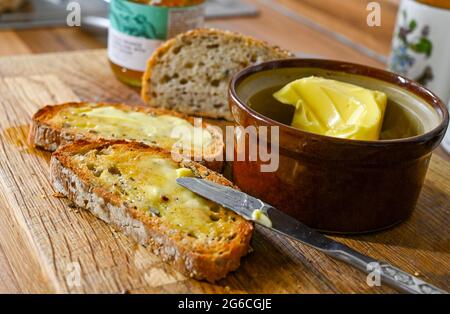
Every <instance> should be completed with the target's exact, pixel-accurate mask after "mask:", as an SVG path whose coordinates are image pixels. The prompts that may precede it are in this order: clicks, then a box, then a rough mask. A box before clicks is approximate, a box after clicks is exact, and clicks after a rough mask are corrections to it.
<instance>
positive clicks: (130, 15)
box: [108, 0, 203, 71]
mask: <svg viewBox="0 0 450 314" xmlns="http://www.w3.org/2000/svg"><path fill="white" fill-rule="evenodd" d="M109 17H110V28H109V34H108V56H109V58H110V60H111V61H112V62H114V63H115V64H118V65H120V66H123V67H125V68H128V69H131V70H135V71H144V70H145V66H146V63H147V59H148V58H149V57H150V55H151V54H152V53H153V51H154V50H155V49H156V48H157V47H158V46H159V45H161V43H162V42H163V41H164V40H166V39H167V38H170V37H173V36H175V35H177V34H179V33H182V32H185V31H188V30H190V29H193V28H198V27H201V26H202V24H203V6H202V5H195V6H188V7H164V6H152V5H146V4H139V3H133V2H131V1H126V0H111V5H110V11H109Z"/></svg>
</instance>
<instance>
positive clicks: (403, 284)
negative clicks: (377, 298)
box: [325, 243, 448, 294]
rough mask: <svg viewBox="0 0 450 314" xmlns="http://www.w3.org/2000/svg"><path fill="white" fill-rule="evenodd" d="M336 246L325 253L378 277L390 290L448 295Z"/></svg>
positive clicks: (390, 267) (420, 281)
mask: <svg viewBox="0 0 450 314" xmlns="http://www.w3.org/2000/svg"><path fill="white" fill-rule="evenodd" d="M337 244H338V245H337V246H336V248H335V249H334V250H332V251H328V252H325V253H326V254H329V255H331V256H332V257H334V258H336V259H338V260H341V261H343V262H346V263H348V264H350V265H352V266H355V267H356V268H358V269H360V270H361V271H363V272H365V273H366V274H373V275H374V276H377V275H379V276H380V284H382V283H383V282H385V283H387V284H388V285H389V286H391V287H392V288H394V289H396V290H399V291H400V292H406V293H414V294H448V292H446V291H444V290H441V289H439V288H437V287H435V286H433V285H431V284H429V283H427V282H425V281H423V280H421V279H419V278H417V277H416V276H413V275H411V274H408V273H407V272H404V271H403V270H401V269H399V268H397V267H395V266H393V265H391V264H389V263H386V262H383V261H378V260H375V259H373V258H371V257H369V256H366V255H363V254H361V253H359V252H357V251H355V250H353V249H351V248H350V247H348V246H346V245H344V244H342V243H337Z"/></svg>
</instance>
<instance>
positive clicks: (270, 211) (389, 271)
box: [177, 177, 447, 294]
mask: <svg viewBox="0 0 450 314" xmlns="http://www.w3.org/2000/svg"><path fill="white" fill-rule="evenodd" d="M177 183H178V184H180V185H181V186H183V187H185V188H187V189H189V190H191V191H192V192H194V193H196V194H198V195H200V196H202V197H204V198H206V199H209V200H211V201H213V202H215V203H217V204H219V205H221V206H223V207H225V208H228V209H230V210H232V211H234V212H236V213H237V214H239V215H241V216H242V217H244V218H245V219H247V220H253V221H255V223H257V224H259V225H261V226H263V227H264V228H268V229H271V230H273V231H274V232H277V233H279V234H282V235H285V236H287V237H289V238H291V239H294V240H296V241H300V242H301V243H303V244H305V245H308V246H310V247H312V248H314V249H317V250H319V251H321V252H323V253H325V254H327V255H328V256H330V257H332V258H334V259H337V260H340V261H343V262H345V263H347V264H350V265H352V266H354V267H356V268H358V269H359V270H361V271H363V272H365V273H367V274H369V275H371V276H377V275H378V276H379V277H380V280H381V281H383V282H386V283H387V284H388V285H390V286H391V287H393V288H395V289H397V290H399V291H401V292H406V293H433V294H447V292H446V291H444V290H441V289H439V288H437V287H435V286H433V285H431V284H429V283H427V282H425V281H423V280H421V279H419V278H417V277H415V276H413V275H411V274H408V273H406V272H404V271H402V270H401V269H399V268H397V267H395V266H392V265H391V264H389V263H387V262H383V261H378V260H376V259H373V258H371V257H369V256H366V255H364V254H361V253H359V252H357V251H355V250H353V249H352V248H350V247H348V246H346V245H344V244H342V243H340V242H337V241H334V240H333V239H331V238H328V237H326V236H324V235H323V234H321V233H319V232H317V231H316V230H314V229H312V228H310V227H308V226H306V225H304V224H302V223H301V222H299V221H298V220H296V219H295V218H293V217H291V216H289V215H287V214H285V213H283V212H282V211H280V210H278V209H276V208H275V207H273V206H271V205H269V204H267V203H265V202H264V201H262V200H260V199H258V198H255V197H253V196H251V195H248V194H246V193H244V192H241V191H238V190H236V189H233V188H230V187H226V186H223V185H220V184H216V183H214V182H211V181H209V180H204V179H201V178H194V177H181V178H178V179H177ZM255 211H259V212H260V213H262V214H264V215H265V216H267V218H268V219H269V220H270V222H271V224H267V223H264V221H262V220H258V219H256V220H255V219H254V218H255V215H254V213H255ZM375 278H376V277H375Z"/></svg>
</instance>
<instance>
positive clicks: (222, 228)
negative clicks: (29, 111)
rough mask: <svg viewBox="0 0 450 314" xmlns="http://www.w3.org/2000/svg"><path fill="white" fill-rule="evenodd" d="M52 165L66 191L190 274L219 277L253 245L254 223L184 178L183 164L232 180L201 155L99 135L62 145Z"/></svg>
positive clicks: (53, 174) (221, 180)
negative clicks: (176, 155)
mask: <svg viewBox="0 0 450 314" xmlns="http://www.w3.org/2000/svg"><path fill="white" fill-rule="evenodd" d="M50 168H51V180H52V182H53V185H54V187H55V189H56V191H57V192H58V193H61V194H63V195H64V196H66V197H67V198H69V199H70V200H72V201H73V202H74V203H75V204H76V205H77V206H79V207H81V208H85V209H87V210H89V211H90V212H91V213H93V214H94V215H95V216H97V217H98V218H100V219H102V220H104V221H105V222H107V223H109V224H111V225H112V226H114V227H115V228H117V229H119V230H121V231H123V232H124V233H125V234H127V235H129V236H131V237H132V238H133V239H134V240H136V241H137V242H138V243H140V244H142V245H144V246H148V247H149V248H150V249H151V250H153V252H154V253H156V254H158V255H160V256H161V257H162V258H163V259H164V260H165V261H167V262H170V263H171V264H173V265H174V266H175V267H176V268H177V269H178V270H179V271H181V272H182V273H183V274H185V275H187V276H189V277H192V278H195V279H199V280H203V279H204V280H207V281H210V282H214V281H216V280H219V279H221V278H223V277H225V276H226V274H227V273H229V272H230V271H233V270H235V269H237V268H238V267H239V263H240V259H241V257H242V256H244V255H245V254H246V253H247V252H248V249H249V242H250V238H251V236H252V232H253V225H252V223H250V222H248V221H246V220H245V219H243V218H242V217H240V216H238V215H237V214H235V213H233V212H232V211H229V210H227V209H225V208H223V207H220V206H219V205H217V204H215V203H212V202H210V201H208V200H205V199H203V198H201V197H200V196H197V195H195V194H194V193H192V192H190V191H188V190H187V189H185V188H183V187H181V186H179V185H178V184H177V183H176V175H177V174H178V170H176V169H179V170H182V172H183V173H184V175H186V171H188V172H189V174H188V175H195V176H198V177H202V178H204V179H207V180H211V181H213V182H216V183H219V184H223V185H226V186H232V184H231V182H229V181H228V180H226V179H225V178H224V177H222V176H221V175H219V174H217V173H215V172H213V171H211V170H209V169H207V168H205V167H204V166H202V165H200V164H198V163H196V162H193V161H190V160H184V161H182V162H180V163H178V162H175V161H173V160H172V159H171V157H170V154H168V153H167V152H165V151H163V150H161V149H160V148H157V147H150V146H147V145H145V144H142V143H137V142H126V141H104V140H99V141H96V142H86V141H76V142H74V143H73V144H68V145H65V146H62V147H61V148H59V149H58V150H57V151H56V152H54V153H53V155H52V158H51V162H50ZM186 168H187V169H186ZM155 191H156V192H155ZM168 191H169V193H168Z"/></svg>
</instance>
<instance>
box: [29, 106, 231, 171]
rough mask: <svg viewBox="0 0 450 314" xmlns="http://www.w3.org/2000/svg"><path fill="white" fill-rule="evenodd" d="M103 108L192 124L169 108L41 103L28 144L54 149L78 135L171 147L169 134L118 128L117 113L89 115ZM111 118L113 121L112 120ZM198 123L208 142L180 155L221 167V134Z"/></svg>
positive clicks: (91, 138)
mask: <svg viewBox="0 0 450 314" xmlns="http://www.w3.org/2000/svg"><path fill="white" fill-rule="evenodd" d="M105 108H112V109H114V110H117V111H116V112H119V113H120V112H123V113H142V114H145V115H148V116H149V117H158V116H169V117H173V118H179V119H182V120H185V121H187V122H189V124H190V125H193V124H194V118H193V117H190V116H186V115H184V114H181V113H179V112H176V111H172V110H164V109H158V108H149V107H143V106H130V105H126V104H114V103H88V102H78V103H64V104H59V105H52V106H45V107H43V108H41V109H40V110H38V111H37V112H36V113H35V114H34V115H33V118H32V122H31V127H30V132H29V135H28V142H29V144H30V145H32V146H36V147H40V148H42V149H45V150H49V151H54V150H56V149H57V148H58V147H59V146H60V145H64V144H67V143H71V142H73V141H75V140H79V139H84V140H90V141H93V140H97V139H107V140H115V139H124V140H129V141H142V142H143V143H145V144H149V145H155V146H159V147H161V148H163V149H165V150H167V151H171V150H172V142H174V140H171V139H169V138H161V137H159V138H157V137H155V136H152V135H147V133H145V132H144V131H142V132H139V129H138V128H137V132H134V134H130V133H127V132H125V133H123V132H120V131H121V130H120V128H121V127H122V128H123V127H124V126H123V125H121V123H120V122H121V120H120V117H118V118H117V121H115V120H114V119H102V117H100V118H98V116H97V118H95V117H94V118H95V119H94V118H89V116H88V114H89V112H93V110H99V109H100V110H104V109H105ZM169 119H170V118H169ZM112 122H114V123H116V124H112ZM115 125H116V126H117V127H115ZM132 126H133V125H132ZM163 127H164V126H163ZM201 127H202V128H203V130H205V132H208V133H209V134H210V136H211V142H210V143H209V144H208V145H207V146H203V151H199V150H198V149H197V150H196V149H193V150H186V151H185V153H186V154H185V155H184V156H185V157H189V156H187V155H190V156H191V158H192V159H193V160H198V161H200V160H201V162H202V163H203V164H205V165H206V166H207V167H208V168H211V169H212V170H215V171H221V170H222V166H223V161H222V160H223V151H224V143H223V139H222V134H221V133H220V131H219V130H218V129H217V128H215V127H213V126H211V125H209V124H207V123H203V124H202V125H201ZM125 130H126V129H125ZM122 131H123V130H122ZM129 131H130V130H129V128H128V132H129ZM169 131H170V130H169ZM155 132H156V133H155V134H157V132H158V130H155ZM167 137H169V136H167Z"/></svg>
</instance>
